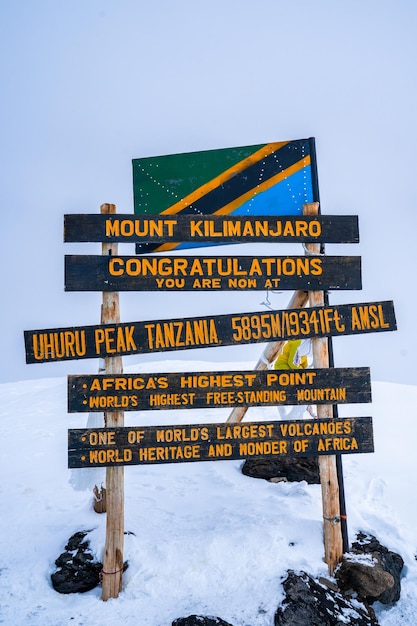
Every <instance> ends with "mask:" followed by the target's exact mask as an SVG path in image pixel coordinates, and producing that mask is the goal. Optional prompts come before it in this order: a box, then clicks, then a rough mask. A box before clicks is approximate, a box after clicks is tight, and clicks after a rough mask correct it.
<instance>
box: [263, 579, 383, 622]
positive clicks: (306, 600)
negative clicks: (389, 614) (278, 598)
mask: <svg viewBox="0 0 417 626" xmlns="http://www.w3.org/2000/svg"><path fill="white" fill-rule="evenodd" d="M282 586H283V588H284V591H285V594H286V597H285V599H284V601H283V603H282V606H280V607H278V609H277V611H276V613H275V618H274V626H335V625H336V624H349V625H350V626H376V625H377V624H378V621H377V619H376V617H375V613H374V611H373V610H372V608H371V607H369V606H368V605H366V604H365V603H360V602H358V601H357V600H353V599H347V598H345V597H344V596H343V595H342V593H340V592H339V591H335V590H334V588H333V586H332V587H328V586H326V585H324V584H322V583H321V582H318V581H316V580H314V579H313V578H312V577H311V576H309V575H308V574H306V573H305V572H300V573H299V574H297V573H296V572H294V571H293V570H289V571H288V575H287V578H286V579H285V580H284V581H283V583H282Z"/></svg>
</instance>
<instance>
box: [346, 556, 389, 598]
mask: <svg viewBox="0 0 417 626" xmlns="http://www.w3.org/2000/svg"><path fill="white" fill-rule="evenodd" d="M335 578H336V579H337V582H338V584H339V587H340V589H341V590H342V591H343V592H344V593H346V594H351V595H352V593H353V592H356V593H357V594H358V595H359V596H360V597H361V598H366V599H367V600H368V601H369V599H370V598H377V597H379V596H380V595H382V594H383V593H384V592H386V591H387V590H389V589H391V588H392V587H393V585H394V578H393V577H392V576H391V574H389V573H388V572H386V571H385V570H384V567H383V565H382V563H381V560H380V558H379V555H378V553H377V552H372V553H370V554H367V555H360V556H359V555H357V554H352V553H348V554H345V555H344V556H343V559H342V562H341V563H340V565H339V566H338V568H337V571H336V572H335Z"/></svg>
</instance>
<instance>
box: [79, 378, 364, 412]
mask: <svg viewBox="0 0 417 626" xmlns="http://www.w3.org/2000/svg"><path fill="white" fill-rule="evenodd" d="M358 402H360V403H365V402H371V378H370V370H369V368H367V367H362V368H359V367H358V368H332V369H308V370H289V371H280V370H273V371H259V370H255V371H224V372H187V373H158V374H143V373H141V374H120V375H113V376H107V375H106V374H100V375H97V376H91V375H90V376H85V375H84V376H69V377H68V412H69V413H82V412H90V411H112V410H120V409H121V410H124V411H151V410H155V409H156V410H158V409H184V408H185V409H187V408H192V409H202V408H222V407H225V406H229V407H235V406H277V405H288V404H289V405H296V404H336V403H337V404H339V403H341V404H346V403H358Z"/></svg>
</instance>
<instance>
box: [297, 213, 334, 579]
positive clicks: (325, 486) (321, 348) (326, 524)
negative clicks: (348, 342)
mask: <svg viewBox="0 0 417 626" xmlns="http://www.w3.org/2000/svg"><path fill="white" fill-rule="evenodd" d="M318 209H319V204H318V202H312V203H311V204H305V205H304V206H303V213H304V215H318ZM306 250H307V252H308V253H310V254H319V253H320V245H319V244H307V245H306ZM309 301H310V306H311V307H315V306H324V292H323V291H310V292H309ZM312 345H313V366H314V367H315V368H328V367H329V350H328V340H327V337H316V338H314V339H312ZM317 417H318V418H319V419H325V418H332V417H333V409H332V405H331V404H327V405H324V404H322V405H318V406H317ZM319 469H320V482H321V496H322V506H323V534H324V560H325V562H326V563H327V566H328V568H329V573H330V575H333V572H334V570H335V568H336V566H337V565H338V563H339V562H340V561H341V559H342V556H343V540H342V531H341V523H340V522H341V518H340V502H339V482H338V478H337V469H336V457H335V456H319Z"/></svg>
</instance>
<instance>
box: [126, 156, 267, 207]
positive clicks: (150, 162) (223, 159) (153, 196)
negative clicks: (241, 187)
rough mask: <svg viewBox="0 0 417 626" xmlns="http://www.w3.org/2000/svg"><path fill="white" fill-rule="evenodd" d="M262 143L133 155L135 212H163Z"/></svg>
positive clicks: (244, 157)
mask: <svg viewBox="0 0 417 626" xmlns="http://www.w3.org/2000/svg"><path fill="white" fill-rule="evenodd" d="M265 145H266V144H259V145H255V146H244V147H240V148H223V149H219V150H204V151H201V152H187V153H182V154H170V155H165V156H156V157H149V158H144V159H134V160H133V200H134V211H135V213H145V214H151V215H155V214H159V213H162V212H163V211H165V210H166V209H168V208H169V207H170V206H172V205H173V204H175V203H176V202H178V201H180V200H181V199H182V198H185V197H187V196H188V195H189V194H191V193H192V192H193V191H194V190H195V189H197V188H199V187H201V186H202V185H205V184H206V183H208V182H209V181H211V180H212V179H213V178H215V177H216V176H219V175H220V174H222V173H223V172H225V171H226V170H228V169H229V168H231V167H233V166H234V165H236V164H237V163H239V162H240V161H242V160H243V159H246V158H247V157H248V156H250V155H251V154H253V153H254V152H256V151H257V150H259V149H261V148H262V147H263V146H265Z"/></svg>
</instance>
